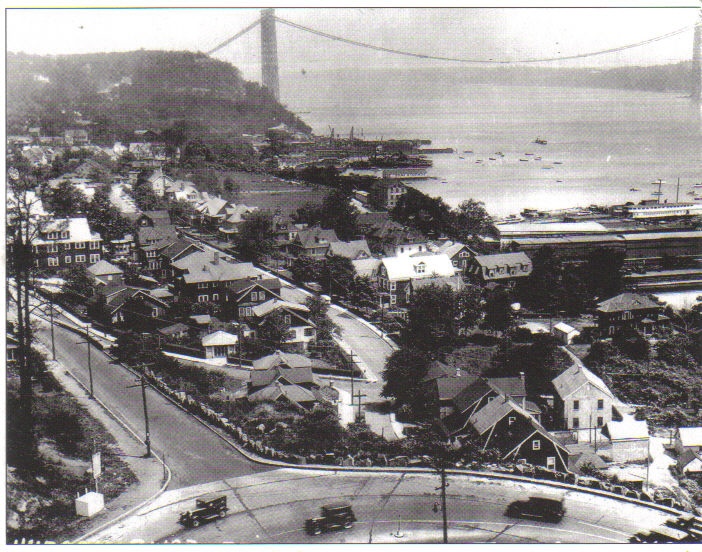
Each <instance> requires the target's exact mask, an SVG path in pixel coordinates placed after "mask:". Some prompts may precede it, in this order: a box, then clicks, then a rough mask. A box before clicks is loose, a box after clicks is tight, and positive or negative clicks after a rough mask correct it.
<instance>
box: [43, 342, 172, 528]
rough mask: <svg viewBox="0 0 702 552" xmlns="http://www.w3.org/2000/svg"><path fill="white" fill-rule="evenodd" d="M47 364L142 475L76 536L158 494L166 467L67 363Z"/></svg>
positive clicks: (55, 362) (137, 475) (111, 519)
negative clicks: (91, 396)
mask: <svg viewBox="0 0 702 552" xmlns="http://www.w3.org/2000/svg"><path fill="white" fill-rule="evenodd" d="M36 348H37V349H38V350H39V351H41V352H42V353H44V354H46V355H47V357H48V358H51V352H50V351H49V350H48V348H47V347H46V345H45V344H44V343H42V342H37V343H36ZM47 366H48V368H49V370H50V371H51V373H52V374H53V376H54V377H55V378H56V380H57V381H58V382H59V383H60V384H61V385H62V386H63V388H64V389H65V390H66V392H68V393H70V394H71V395H73V396H74V397H75V398H76V400H77V402H78V403H79V404H80V405H81V406H83V407H84V408H86V409H87V410H88V412H89V413H90V415H91V416H92V417H93V418H95V419H96V420H98V421H99V422H100V423H101V424H102V425H103V426H105V429H107V431H109V432H110V434H111V435H112V436H113V437H114V439H115V441H116V442H117V446H118V447H119V449H120V450H121V451H122V455H121V458H122V460H124V461H125V462H126V463H127V464H128V465H129V468H130V469H131V470H132V472H133V473H134V475H135V476H136V478H137V479H138V482H137V483H134V484H133V485H131V486H130V487H129V488H128V489H127V490H126V491H125V492H123V493H122V494H121V495H120V496H118V497H117V498H115V499H113V500H111V501H109V502H107V503H106V504H105V509H104V510H103V511H102V512H100V513H99V514H97V515H96V516H95V517H93V518H92V519H90V520H88V521H86V522H85V524H84V525H82V526H81V528H80V535H71V538H73V539H75V538H79V537H80V536H82V535H85V534H87V533H89V532H91V531H94V530H96V529H98V528H100V527H101V526H102V525H104V524H106V523H108V522H112V521H114V520H115V519H116V518H118V517H119V516H121V515H123V514H126V513H127V512H129V511H131V510H132V509H134V508H136V507H138V506H139V505H141V504H143V503H144V502H146V501H147V500H149V499H151V498H152V497H154V496H155V495H157V494H158V493H159V492H160V491H161V488H162V486H163V484H164V468H163V465H162V464H161V462H160V461H159V460H157V459H156V458H154V457H151V458H144V457H143V454H144V453H145V448H144V444H143V443H142V442H141V441H139V440H137V438H136V437H135V436H134V435H133V434H132V433H131V432H130V431H128V430H127V429H126V428H125V427H124V426H123V425H122V424H120V423H119V422H117V421H116V420H115V419H114V418H113V417H112V416H111V415H110V414H109V413H108V412H107V411H106V410H105V409H104V408H103V407H102V406H101V405H100V404H98V403H97V402H96V401H94V400H91V399H89V398H88V395H87V393H86V391H85V390H84V389H83V387H82V386H81V385H80V384H78V382H77V381H76V380H75V379H73V378H72V377H71V376H70V375H69V374H68V373H67V371H66V368H65V366H63V365H62V364H61V363H60V362H57V361H53V360H48V361H47ZM154 452H155V453H156V454H158V455H159V456H160V455H161V454H160V451H154ZM166 460H167V459H166Z"/></svg>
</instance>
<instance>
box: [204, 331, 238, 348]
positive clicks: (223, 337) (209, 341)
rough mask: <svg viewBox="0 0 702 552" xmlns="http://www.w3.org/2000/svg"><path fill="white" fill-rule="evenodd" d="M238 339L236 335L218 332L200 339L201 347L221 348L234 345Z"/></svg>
mask: <svg viewBox="0 0 702 552" xmlns="http://www.w3.org/2000/svg"><path fill="white" fill-rule="evenodd" d="M238 342H239V338H238V336H236V335H233V334H230V333H227V332H223V331H222V330H218V331H216V332H213V333H211V334H207V335H205V336H203V337H202V346H203V347H222V346H225V345H236V344H237V343H238Z"/></svg>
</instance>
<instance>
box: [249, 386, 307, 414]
mask: <svg viewBox="0 0 702 552" xmlns="http://www.w3.org/2000/svg"><path fill="white" fill-rule="evenodd" d="M281 397H283V398H285V399H287V400H288V401H290V402H291V403H293V404H295V405H296V406H299V407H301V405H300V403H304V402H314V401H315V400H317V399H316V397H315V395H314V393H312V391H310V390H308V389H305V388H304V387H300V386H299V385H285V384H282V383H280V382H275V383H273V384H271V385H267V386H266V387H264V388H263V389H259V390H258V391H255V392H253V393H251V394H250V395H249V396H248V398H249V400H250V401H277V400H278V399H280V398H281ZM301 408H302V407H301Z"/></svg>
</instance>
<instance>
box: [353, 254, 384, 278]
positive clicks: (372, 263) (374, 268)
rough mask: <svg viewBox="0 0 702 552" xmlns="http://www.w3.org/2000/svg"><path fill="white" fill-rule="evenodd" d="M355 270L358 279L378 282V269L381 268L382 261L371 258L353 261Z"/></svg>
mask: <svg viewBox="0 0 702 552" xmlns="http://www.w3.org/2000/svg"><path fill="white" fill-rule="evenodd" d="M351 264H352V265H353V268H354V270H355V271H356V277H358V278H364V277H365V278H369V279H370V280H373V281H376V280H377V278H378V269H379V268H380V264H381V261H380V259H375V258H373V257H370V258H368V259H355V260H353V261H351Z"/></svg>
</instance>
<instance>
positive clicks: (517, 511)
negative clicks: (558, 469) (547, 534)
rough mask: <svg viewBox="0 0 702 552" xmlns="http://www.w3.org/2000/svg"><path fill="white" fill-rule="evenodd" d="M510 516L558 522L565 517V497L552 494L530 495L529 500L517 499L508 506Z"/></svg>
mask: <svg viewBox="0 0 702 552" xmlns="http://www.w3.org/2000/svg"><path fill="white" fill-rule="evenodd" d="M506 513H507V515H508V516H509V517H528V518H535V519H543V520H546V521H552V522H558V521H561V519H563V515H564V514H565V508H564V507H563V498H558V497H551V496H530V497H529V498H528V499H527V500H517V501H515V502H512V503H511V504H510V505H509V506H508V507H507V512H506Z"/></svg>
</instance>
